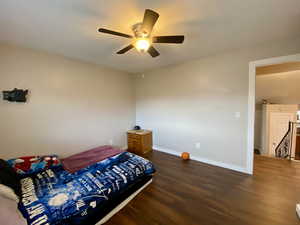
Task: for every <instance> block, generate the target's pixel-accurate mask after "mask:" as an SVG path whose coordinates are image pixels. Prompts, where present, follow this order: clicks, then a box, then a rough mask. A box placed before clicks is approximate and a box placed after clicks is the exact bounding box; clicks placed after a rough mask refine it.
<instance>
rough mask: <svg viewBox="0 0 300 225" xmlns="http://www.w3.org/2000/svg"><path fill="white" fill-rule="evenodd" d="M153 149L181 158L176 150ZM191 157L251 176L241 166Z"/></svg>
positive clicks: (157, 147) (154, 147) (155, 147)
mask: <svg viewBox="0 0 300 225" xmlns="http://www.w3.org/2000/svg"><path fill="white" fill-rule="evenodd" d="M153 149H154V150H157V151H160V152H165V153H168V154H171V155H175V156H178V157H180V156H181V153H180V152H177V151H174V150H171V149H166V148H161V147H159V146H153ZM190 157H191V159H192V160H196V161H198V162H202V163H207V164H210V165H213V166H218V167H222V168H226V169H230V170H234V171H238V172H241V173H247V174H249V172H248V170H247V168H243V167H239V166H235V165H232V164H227V163H223V162H217V161H214V160H210V159H205V158H201V157H197V156H193V155H191V156H190Z"/></svg>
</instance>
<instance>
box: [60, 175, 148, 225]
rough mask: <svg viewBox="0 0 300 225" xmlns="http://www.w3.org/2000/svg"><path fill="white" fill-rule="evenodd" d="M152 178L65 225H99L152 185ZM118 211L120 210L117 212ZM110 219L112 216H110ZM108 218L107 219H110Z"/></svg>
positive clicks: (144, 179) (68, 221)
mask: <svg viewBox="0 0 300 225" xmlns="http://www.w3.org/2000/svg"><path fill="white" fill-rule="evenodd" d="M150 181H152V176H145V177H143V178H141V179H139V181H138V182H137V183H135V184H133V185H131V186H130V187H129V188H128V189H126V190H125V191H123V192H122V193H120V194H119V195H117V196H115V197H114V198H112V199H110V201H107V202H105V203H104V204H102V205H100V206H99V207H96V208H94V209H93V208H91V209H90V210H89V211H88V216H86V217H81V216H74V217H72V218H70V219H68V220H65V221H64V224H68V225H95V224H98V223H99V221H101V220H103V219H106V217H107V216H108V215H109V214H110V215H114V213H116V212H117V211H118V210H119V209H121V208H120V205H123V206H125V205H126V204H127V203H128V202H129V201H130V200H129V199H131V198H132V197H134V196H135V195H136V194H138V193H137V192H138V191H139V190H141V189H142V188H143V187H145V186H146V184H149V183H151V182H150ZM116 209H118V210H116ZM109 218H110V216H109ZM109 218H107V219H109ZM100 224H102V223H100Z"/></svg>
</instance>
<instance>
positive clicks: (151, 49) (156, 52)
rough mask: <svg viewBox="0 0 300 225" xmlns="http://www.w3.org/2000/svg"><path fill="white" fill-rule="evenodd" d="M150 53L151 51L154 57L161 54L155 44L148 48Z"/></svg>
mask: <svg viewBox="0 0 300 225" xmlns="http://www.w3.org/2000/svg"><path fill="white" fill-rule="evenodd" d="M148 53H149V54H150V55H151V56H152V57H153V58H154V57H157V56H159V55H160V54H159V52H158V51H157V50H156V49H155V48H154V47H153V46H150V48H149V49H148Z"/></svg>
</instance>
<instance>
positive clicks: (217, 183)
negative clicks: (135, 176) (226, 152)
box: [106, 151, 300, 225]
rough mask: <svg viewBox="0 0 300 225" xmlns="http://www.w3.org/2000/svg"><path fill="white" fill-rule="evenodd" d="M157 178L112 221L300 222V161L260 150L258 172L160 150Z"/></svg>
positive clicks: (121, 224)
mask: <svg viewBox="0 0 300 225" xmlns="http://www.w3.org/2000/svg"><path fill="white" fill-rule="evenodd" d="M146 157H147V158H149V159H150V160H151V161H152V162H153V163H154V164H155V166H156V168H157V173H156V175H155V177H154V181H153V183H152V184H151V185H150V186H148V187H147V188H146V189H145V190H144V191H143V192H142V193H141V194H139V195H138V196H137V197H136V198H135V199H134V200H132V201H131V202H130V203H129V204H128V205H127V206H126V207H125V208H124V209H122V210H121V211H120V212H119V213H118V214H116V215H115V216H114V217H113V218H112V219H111V220H110V221H109V222H107V223H106V225H172V224H186V225H196V224H202V225H218V224H220V225H236V224H240V225H294V224H300V221H299V220H298V218H297V216H296V213H295V204H296V203H297V202H300V163H299V162H290V161H285V160H280V159H272V158H267V157H263V156H255V163H254V168H255V169H254V176H249V175H245V174H241V173H238V172H234V171H231V170H226V169H222V168H218V167H214V166H210V165H207V164H203V163H199V162H196V161H186V162H185V161H182V160H181V159H180V158H178V157H175V156H172V155H168V154H165V153H161V152H157V151H154V152H153V153H150V154H148V155H147V156H146Z"/></svg>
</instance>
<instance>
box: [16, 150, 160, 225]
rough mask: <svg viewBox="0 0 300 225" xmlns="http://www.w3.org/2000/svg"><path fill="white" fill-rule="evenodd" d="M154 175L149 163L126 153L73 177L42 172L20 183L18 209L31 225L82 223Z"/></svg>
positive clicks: (57, 171) (60, 171)
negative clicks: (73, 219)
mask: <svg viewBox="0 0 300 225" xmlns="http://www.w3.org/2000/svg"><path fill="white" fill-rule="evenodd" d="M154 172H155V169H154V167H153V165H152V163H151V162H149V161H148V160H146V159H144V158H142V157H139V156H137V155H134V154H131V153H128V152H124V153H121V154H119V155H117V156H114V157H111V158H108V159H106V160H104V161H101V162H98V163H96V164H94V165H92V166H89V167H87V168H85V169H82V170H80V171H78V172H76V173H73V174H70V173H68V172H67V171H65V170H64V169H63V168H62V167H58V168H53V169H48V170H44V171H42V172H39V173H37V174H34V175H31V176H30V177H25V178H23V179H21V184H22V200H21V201H20V203H19V209H20V211H21V212H22V214H23V215H24V217H25V218H26V219H27V221H28V224H30V225H56V224H57V225H58V224H59V225H64V222H63V221H64V220H66V219H68V218H70V217H73V216H77V217H78V216H80V217H82V218H83V219H84V217H86V216H88V213H89V210H91V209H94V208H96V207H97V206H99V205H100V204H101V203H103V202H104V201H109V199H110V198H112V197H113V196H115V195H117V194H118V193H120V192H121V191H122V190H124V189H126V188H127V187H129V186H130V185H132V184H134V183H135V182H136V181H137V180H138V179H139V178H141V177H143V176H146V175H151V174H153V173H154Z"/></svg>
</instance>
